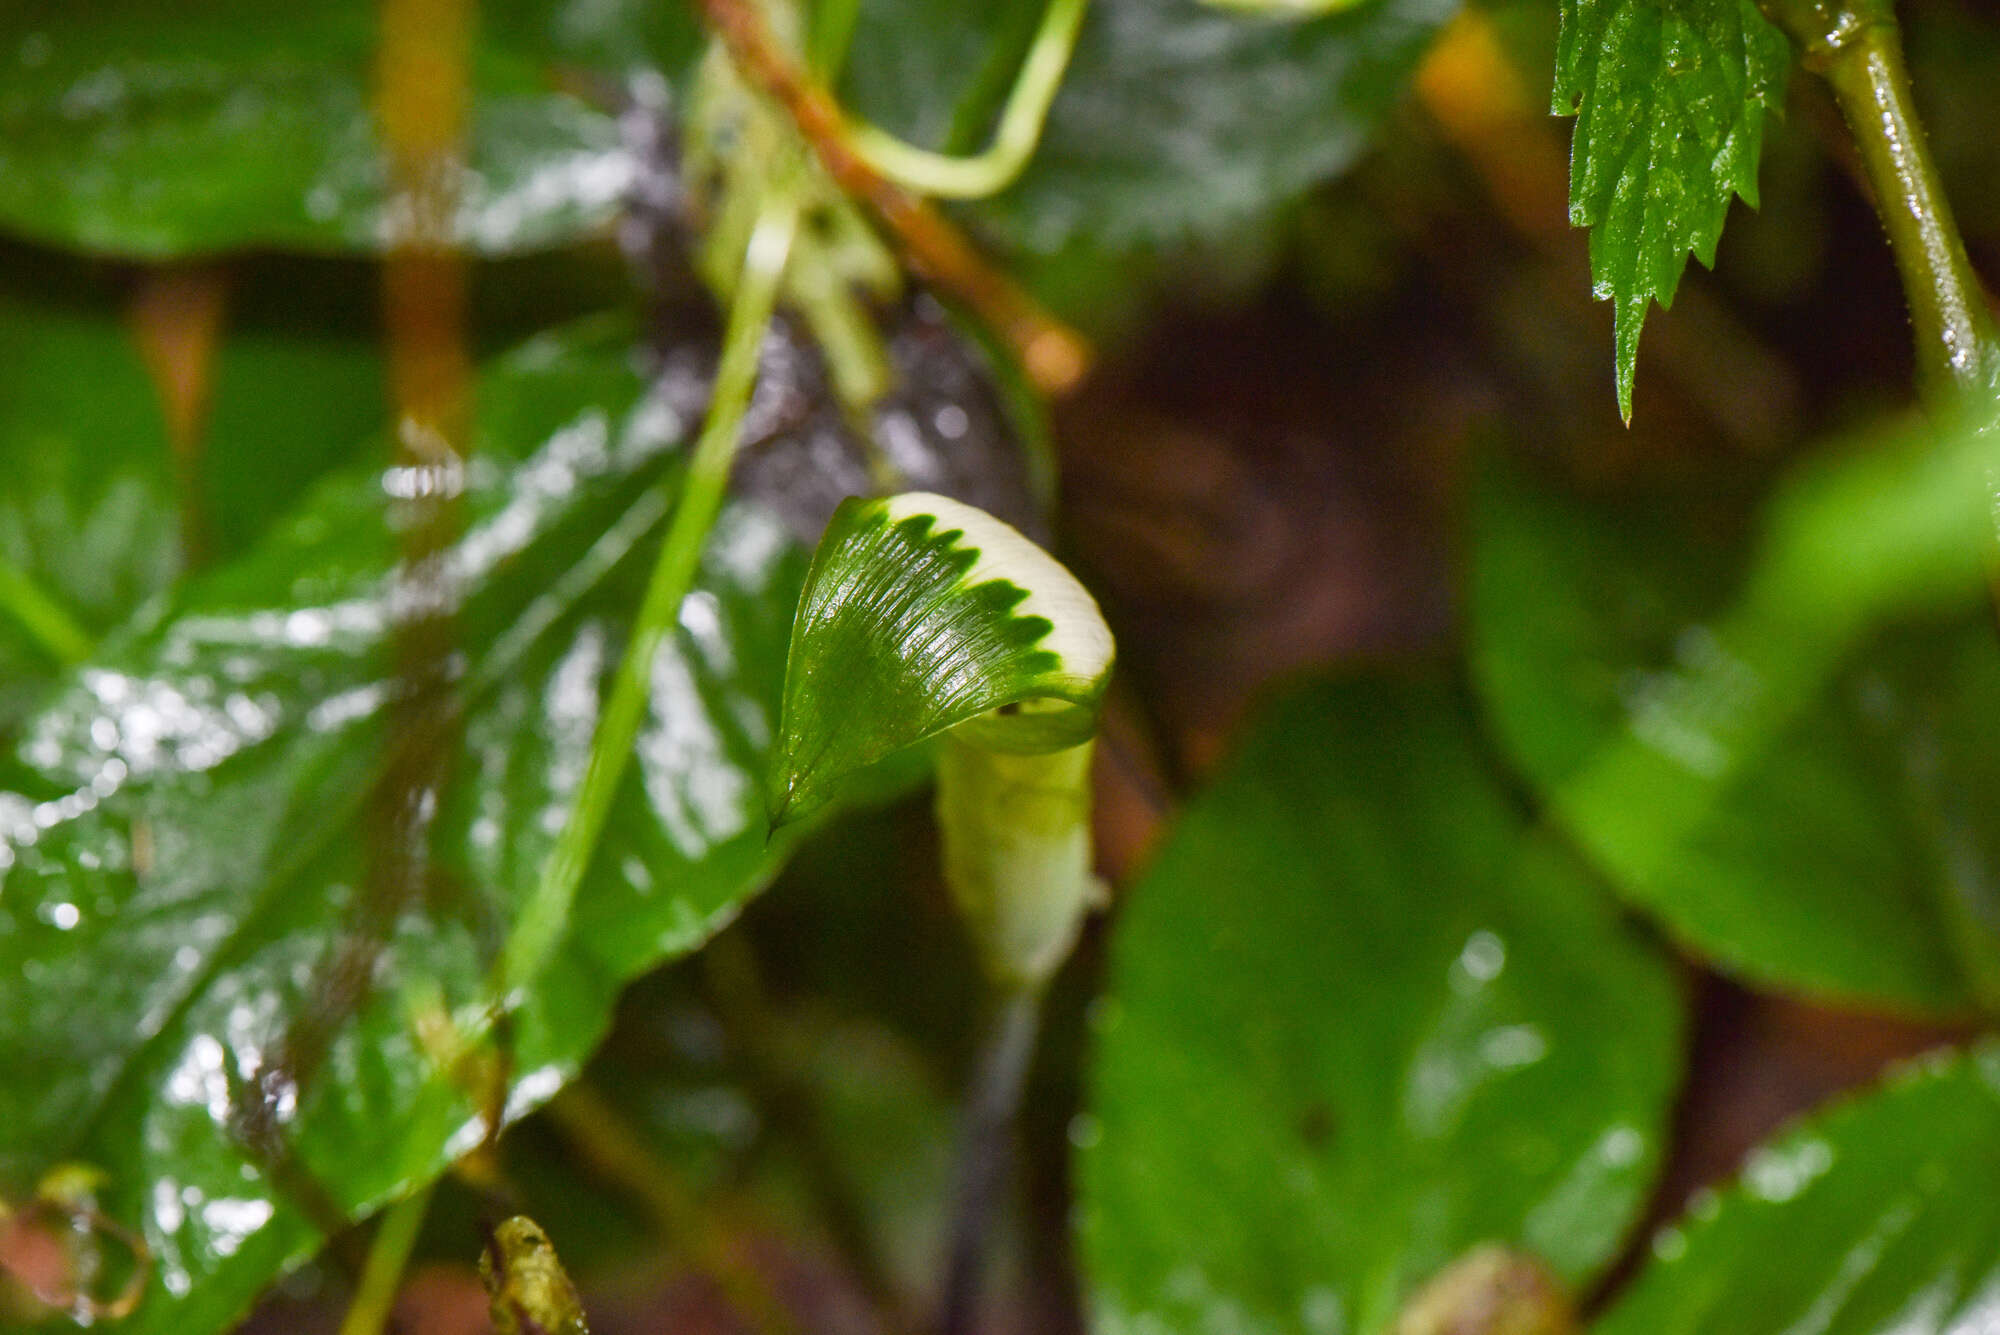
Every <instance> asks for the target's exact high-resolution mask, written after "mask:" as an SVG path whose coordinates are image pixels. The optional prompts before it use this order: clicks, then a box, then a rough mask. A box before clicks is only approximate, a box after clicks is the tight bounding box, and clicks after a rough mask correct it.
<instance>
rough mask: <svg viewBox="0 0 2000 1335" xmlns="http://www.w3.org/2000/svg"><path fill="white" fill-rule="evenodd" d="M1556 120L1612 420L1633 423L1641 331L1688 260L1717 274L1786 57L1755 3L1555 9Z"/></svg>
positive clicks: (1635, 0)
mask: <svg viewBox="0 0 2000 1335" xmlns="http://www.w3.org/2000/svg"><path fill="white" fill-rule="evenodd" d="M1561 13H1562V20H1561V29H1560V36H1559V38H1558V40H1557V47H1556V78H1555V91H1554V95H1553V104H1554V110H1555V111H1556V113H1557V114H1559V115H1564V116H1569V115H1573V116H1575V117H1576V118H1577V119H1576V137H1575V143H1574V145H1573V146H1572V148H1571V150H1570V187H1569V218H1570V221H1571V222H1572V223H1574V224H1575V225H1576V226H1578V227H1589V228H1591V229H1592V230H1591V234H1590V273H1591V281H1592V283H1593V284H1594V285H1595V289H1596V293H1597V295H1598V297H1599V298H1602V299H1608V300H1610V301H1611V302H1613V303H1614V311H1615V318H1616V322H1617V345H1618V346H1617V353H1616V360H1617V372H1618V410H1619V412H1620V413H1621V414H1622V415H1623V416H1624V417H1626V418H1627V419H1628V420H1629V419H1630V418H1631V416H1632V372H1633V365H1634V362H1635V360H1636V359H1637V357H1638V354H1639V327H1640V325H1641V324H1643V323H1644V322H1645V318H1646V307H1647V305H1648V303H1649V302H1651V301H1653V300H1655V299H1657V300H1658V301H1659V303H1660V304H1661V305H1662V306H1671V305H1672V304H1673V300H1674V289H1675V288H1676V286H1677V285H1678V284H1679V283H1680V277H1681V270H1682V269H1684V268H1685V267H1686V266H1687V257H1688V254H1689V252H1693V253H1694V255H1695V256H1696V257H1697V258H1699V259H1700V260H1701V262H1702V263H1703V264H1705V265H1710V266H1713V265H1714V263H1715V243H1716V240H1717V239H1718V238H1719V237H1720V236H1721V235H1722V220H1723V216H1724V215H1725V214H1726V213H1727V212H1728V211H1729V201H1730V197H1731V196H1732V195H1741V196H1743V198H1744V200H1746V201H1747V202H1748V203H1750V204H1751V205H1752V206H1754V205H1755V204H1756V203H1757V159H1758V155H1759V154H1760V153H1761V151H1762V148H1763V138H1764V114H1765V112H1767V111H1769V110H1771V109H1773V108H1776V107H1778V106H1780V105H1781V104H1782V103H1783V101H1784V93H1785V76H1786V73H1787V72H1788V70H1789V69H1790V65H1791V50H1790V47H1789V46H1788V45H1787V43H1786V41H1785V37H1784V34H1782V33H1780V32H1779V31H1778V30H1777V29H1776V28H1775V27H1773V26H1772V25H1771V24H1770V23H1769V22H1767V21H1766V20H1765V18H1764V16H1763V15H1762V14H1760V13H1758V11H1757V6H1756V4H1755V3H1754V0H1562V9H1561Z"/></svg>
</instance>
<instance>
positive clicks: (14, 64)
mask: <svg viewBox="0 0 2000 1335" xmlns="http://www.w3.org/2000/svg"><path fill="white" fill-rule="evenodd" d="M479 34H480V36H479V39H478V41H477V42H476V44H475V49H474V53H473V60H472V69H471V78H472V84H473V91H474V95H475V110H474V116H473V126H472V131H471V145H470V163H469V167H470V170H469V172H468V173H467V175H466V177H465V180H464V199H463V206H462V210H461V216H460V218H459V235H460V238H461V241H462V242H463V244H464V245H466V246H467V247H468V248H470V249H472V250H474V251H477V252H479V253H482V254H497V253H504V252H511V251H520V250H525V249H530V248H533V247H537V246H544V245H549V244H552V243H556V242H560V241H564V240H568V239H570V238H572V237H574V236H576V235H577V234H579V233H580V232H583V231H587V230H589V229H591V228H594V227H597V226H599V225H601V224H602V223H604V222H605V221H606V220H607V219H608V218H609V216H610V215H611V213H612V211H613V210H614V209H615V208H616V206H617V204H618V202H619V199H620V197H621V195H622V193H623V191H624V190H625V189H626V187H627V185H628V184H629V182H630V181H631V179H632V173H633V171H634V169H635V168H634V162H633V159H632V157H631V155H630V154H629V153H627V151H626V150H625V149H624V148H623V147H622V146H621V144H620V142H619V138H618V133H617V128H616V125H615V124H614V121H613V118H612V117H611V116H610V115H609V114H607V113H606V112H605V111H603V110H600V109H598V108H596V107H593V106H591V105H588V104H586V102H584V101H583V100H582V99H580V98H579V97H577V96H575V95H573V94H571V93H570V92H566V91H562V84H563V81H564V80H565V79H567V80H569V81H570V82H572V83H574V82H575V81H576V79H577V77H578V76H579V75H583V76H588V77H589V78H594V79H596V80H598V81H599V82H600V83H601V84H603V85H604V87H603V88H602V89H601V90H600V91H602V92H604V93H605V94H607V95H610V94H612V93H614V92H615V89H616V86H617V83H618V81H619V80H620V79H622V77H623V76H624V75H625V74H626V73H627V71H628V70H630V69H632V68H634V67H635V66H638V65H640V64H650V63H654V62H658V63H661V64H664V65H666V66H667V67H669V68H678V67H679V64H680V63H681V62H683V61H685V59H686V57H687V55H688V54H689V53H690V52H691V51H692V49H693V45H694V40H695V31H694V28H693V24H692V17H691V15H689V14H688V13H687V12H686V11H685V9H684V8H683V7H682V6H680V5H673V4H669V5H645V6H642V5H638V4H635V3H631V2H630V0H621V2H620V3H614V4H610V5H602V6H598V5H593V6H589V7H580V6H574V5H571V6H558V5H555V4H551V3H545V2H543V0H508V2H506V3H499V4H492V5H482V6H480V15H479ZM375 41H376V11H375V8H374V7H373V6H370V5H365V4H364V5H355V4H348V3H345V0H302V3H297V4H290V5H283V6H277V5H269V4H264V3H260V2H259V0H207V2H206V3H203V4H199V5H192V6H178V7H176V6H161V5H158V4H154V3H151V0H100V2H97V3H92V4H90V5H89V6H87V7H79V6H76V5H72V4H68V3H65V0H19V2H18V3H13V4H10V5H8V6H7V7H6V9H5V11H4V13H0V74H4V77H0V225H4V226H6V227H8V228H10V229H13V230H15V231H18V232H20V233H22V234H24V235H27V236H31V237H34V238H36V239H38V240H42V241H47V242H52V243H56V244H60V245H66V246H72V247H77V248H80V249H86V250H94V251H104V252H110V253H115V254H120V255H134V256H149V257H159V256H169V255H180V254H187V253H190V252H207V251H216V250H223V249H229V248H236V247H245V246H279V247H287V248H293V249H299V250H308V251H333V250H359V251H373V250H376V249H378V248H379V247H380V246H381V245H382V244H383V243H384V241H385V240H386V237H387V229H386V225H385V221H384V217H383V195H384V181H385V173H384V170H383V166H382V161H381V157H380V154H379V152H378V147H377V140H376V131H375V126H374V124H373V120H372V117H371V109H370V105H369V98H370V96H371V90H372V88H373V80H374V57H375Z"/></svg>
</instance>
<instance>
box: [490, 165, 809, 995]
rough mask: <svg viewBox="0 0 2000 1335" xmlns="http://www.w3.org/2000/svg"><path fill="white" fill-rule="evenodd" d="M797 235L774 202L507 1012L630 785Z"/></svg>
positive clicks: (562, 918) (535, 903) (783, 207)
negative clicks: (666, 648)
mask: <svg viewBox="0 0 2000 1335" xmlns="http://www.w3.org/2000/svg"><path fill="white" fill-rule="evenodd" d="M797 228H798V204H797V201H796V199H794V198H793V197H792V196H791V195H790V194H789V193H788V192H783V193H781V195H780V196H779V197H775V198H772V199H770V200H767V201H766V203H765V205H764V208H763V211H762V213H761V214H760V216H759V217H758V220H757V225H756V227H755V228H754V229H753V230H752V232H751V234H750V241H749V244H748V245H746V246H745V247H744V253H743V272H742V275H741V277H740V278H739V280H738V282H737V285H736V294H735V300H734V301H733V302H732V303H731V305H730V308H729V325H728V328H727V330H726V331H725V332H724V334H723V342H722V359H721V361H720V363H719V364H718V365H717V367H716V372H715V388H714V390H713V391H712V393H711V395H710V398H709V405H708V419H707V421H705V422H704V423H703V424H702V431H701V436H700V438H699V440H698V441H697V442H696V444H695V448H694V455H693V457H692V458H691V459H690V460H689V461H688V466H687V472H686V474H685V481H684V483H683V485H682V488H681V497H680V503H679V505H677V506H676V507H675V509H674V516H673V519H672V521H671V523H670V525H669V527H668V529H667V536H666V540H665V542H664V543H663V544H662V545H661V548H660V558H659V563H658V564H657V565H656V566H655V567H654V569H653V577H652V581H651V583H649V584H648V585H647V587H646V596H645V600H644V601H643V602H642V603H641V604H640V607H639V616H638V620H637V622H636V623H635V624H634V625H633V627H632V640H631V643H630V644H628V645H627V646H626V649H625V657H624V659H623V661H621V662H620V663H619V665H618V675H617V677H616V678H615V679H614V681H613V682H612V686H611V695H610V698H609V699H608V700H607V701H606V703H605V706H604V713H603V715H602V717H600V718H599V720H598V724H597V732H596V735H595V736H594V737H593V738H592V739H591V744H590V760H589V762H588V764H587V765H586V767H585V770H584V775H583V783H582V785H581V787H580V788H579V790H578V792H577V796H576V805H575V807H574V808H573V809H572V810H571V812H570V818H569V821H568V823H567V824H566V825H564V826H563V831H562V834H561V835H559V836H558V837H557V839H556V845H555V848H554V849H553V850H551V852H550V854H549V857H548V860H547V861H546V862H544V863H543V864H542V876H541V880H540V881H539V882H538V883H537V884H536V886H535V889H534V892H533V894H532V895H531V896H530V897H529V899H528V902H527V903H526V904H525V905H524V906H523V907H522V910H521V916H520V919H519V921H518V922H517V923H516V925H515V928H514V931H513V934H512V935H511V936H510V937H509V938H508V941H507V945H506V947H505V949H504V950H503V951H502V953H501V957H500V970H499V982H500V988H499V991H500V996H501V999H502V1004H511V1002H512V998H513V997H514V996H515V995H516V994H518V993H519V991H520V990H521V989H522V988H523V987H525V986H527V985H528V983H530V982H531V981H533V980H534V978H535V977H536V976H537V975H538V974H540V973H541V971H542V968H543V966H544V965H545V964H546V963H547V962H548V959H549V956H550V955H551V954H552V953H553V952H554V951H555V948H556V945H557V943H558V942H559V941H560V940H561V938H562V935H563V932H564V930H565V926H566V923H567V920H568V918H569V909H570V905H571V903H572V902H574V900H575V899H576V891H577V887H578V885H580V884H581V883H582V881H583V874H584V872H585V871H586V870H587V869H588V868H589V865H590V856H591V853H592V852H593V851H594V850H595V849H596V847H597V840H598V836H599V835H600V834H602V833H603V830H604V822H605V820H606V818H607V817H608V816H609V815H610V813H611V802H612V799H613V798H614V797H615V796H616V795H617V791H618V784H619V781H620V780H621V779H623V778H624V776H625V765H626V762H627V761H628V760H629V759H630V758H631V755H632V745H633V742H634V741H635V740H636V739H637V737H638V735H639V725H640V723H641V721H642V720H643V717H644V714H645V710H646V703H647V701H648V700H649V699H650V697H651V694H652V674H653V663H654V660H655V659H657V658H658V657H659V653H660V648H661V645H662V644H663V643H664V642H665V640H666V637H667V634H668V633H669V631H671V630H672V628H673V627H674V625H675V624H676V622H677V621H678V619H679V617H680V608H681V603H682V602H683V601H684V600H685V599H686V598H687V595H688V591H689V589H690V588H691V587H692V586H693V584H694V577H695V569H696V566H697V564H698V563H699V561H700V558H701V550H702V545H703V543H704V542H706V540H707V538H708V532H709V529H710V528H712V527H713V526H714V523H715V517H716V515H717V514H718V513H719V512H720V511H721V509H722V500H723V496H724V493H725V492H726V491H727V489H728V485H729V469H730V463H731V461H732V460H733V459H734V458H735V454H736V437H737V434H738V431H739V430H740V428H741V427H742V424H743V412H744V409H745V408H746V407H748V406H749V402H750V391H751V388H752V387H753V385H754V384H755V382H756V378H757V362H758V352H759V350H760V349H761V348H762V346H763V342H764V331H765V329H766V327H768V326H769V324H770V322H771V314H772V310H773V308H774V307H775V305H776V303H777V296H778V287H779V284H780V282H781V280H782V279H783V277H784V272H785V262H786V260H787V258H788V257H789V256H790V254H791V248H792V238H793V236H794V235H795V234H796V232H797Z"/></svg>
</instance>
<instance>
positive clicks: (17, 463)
mask: <svg viewBox="0 0 2000 1335" xmlns="http://www.w3.org/2000/svg"><path fill="white" fill-rule="evenodd" d="M0 477H5V478H6V479H7V482H6V485H5V486H4V487H0V563H4V564H5V565H7V566H10V567H12V569H13V570H14V571H15V572H16V573H17V576H18V577H19V578H20V579H22V580H24V581H26V582H27V583H28V584H30V585H31V586H32V589H33V593H32V594H30V595H29V596H30V597H34V596H39V597H41V598H45V599H47V600H48V601H50V602H52V603H53V604H54V605H55V608H56V613H57V615H58V616H59V617H60V619H61V620H62V621H64V622H67V623H68V624H69V626H71V627H72V628H73V629H74V631H76V632H78V633H80V634H81V635H82V636H83V637H84V640H85V643H84V644H83V646H82V647H83V648H84V649H86V650H87V649H88V648H89V643H90V641H93V640H94V639H95V637H96V636H98V635H100V634H102V633H103V632H104V631H105V630H107V629H108V628H110V627H111V626H112V625H113V624H115V623H116V622H118V621H120V620H122V619H123V618H124V617H125V616H126V615H127V614H128V613H130V612H131V611H132V610H133V609H134V608H136V607H137V606H138V605H139V604H140V603H141V602H143V601H144V600H145V599H146V598H147V597H149V596H150V595H152V594H153V593H156V592H157V591H159V590H160V589H162V588H164V587H165V586H166V584H167V583H168V581H170V580H171V579H172V578H173V576H174V574H175V573H176V571H178V570H179V568H180V559H181V552H180V518H179V515H178V513H177V512H176V509H175V503H174V493H173V483H172V477H171V468H170V459H169V456H168V453H167V440H166V429H165V427H164V425H163V423H162V419H161V416H160V408H159V402H158V400H157V399H156V398H155V397H154V394H153V388H152V385H151V383H150V382H149V381H148V380H147V378H146V370H145V367H144V366H143V365H142V364H141V363H140V360H139V353H138V350H137V349H136V348H135V347H134V346H133V345H132V342H131V340H130V338H129V337H128V336H127V334H126V331H125V329H124V328H123V326H121V325H120V324H119V323H118V320H117V318H116V317H115V316H114V315H113V314H111V313H110V311H108V310H107V309H105V308H104V307H102V306H90V305H74V304H67V303H63V302H60V301H56V300H54V299H43V298H40V297H37V296H33V295H29V294H26V293H18V292H0ZM23 611H24V609H22V608H20V607H18V606H14V605H13V599H11V598H7V597H0V738H5V737H8V736H11V735H12V733H13V730H14V728H15V727H16V726H18V725H19V723H20V722H21V721H22V719H23V718H24V717H25V716H26V714H27V712H28V711H29V709H30V708H31V707H32V705H33V703H34V701H35V700H36V699H37V698H38V697H39V696H40V695H41V694H42V693H43V692H44V691H46V690H47V689H49V687H50V685H51V684H52V683H53V682H54V681H55V680H56V678H57V676H58V674H59V671H60V669H61V668H62V667H63V666H65V664H64V662H63V653H62V652H61V644H60V643H51V642H50V641H49V639H48V638H47V637H46V635H38V634H35V633H33V632H32V630H31V628H30V627H29V626H28V625H27V624H25V623H24V620H23Z"/></svg>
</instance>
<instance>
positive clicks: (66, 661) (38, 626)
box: [0, 557, 95, 667]
mask: <svg viewBox="0 0 2000 1335" xmlns="http://www.w3.org/2000/svg"><path fill="white" fill-rule="evenodd" d="M0 612H5V613H6V614H7V615H9V616H10V617H12V618H13V619H14V623H15V624H16V625H18V626H19V627H20V628H21V629H22V630H23V631H25V632H27V635H28V638H29V639H31V640H33V641H34V642H35V646H36V647H37V648H38V649H40V650H41V651H42V652H43V653H44V654H46V655H48V657H49V658H50V659H52V660H53V661H54V662H55V663H57V664H58V665H60V666H62V667H71V666H74V665H75V664H77V663H81V662H82V661H83V660H84V659H86V658H88V657H90V650H91V647H92V645H93V644H95V641H94V640H93V639H92V638H91V636H90V632H88V631H86V630H85V629H84V628H83V627H82V626H80V625H78V624H77V622H76V619H75V618H74V617H72V616H70V614H69V613H68V611H66V610H65V609H64V608H63V605H62V604H61V603H59V602H57V601H56V600H55V599H53V598H51V597H50V596H49V595H48V594H47V593H46V592H44V591H43V590H42V588H41V587H40V586H39V585H37V584H36V583H35V581H34V580H32V579H30V578H29V577H28V572H27V571H25V570H23V569H21V568H20V567H19V566H17V565H15V564H14V563H13V562H12V561H9V560H7V559H6V558H5V557H0Z"/></svg>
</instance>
